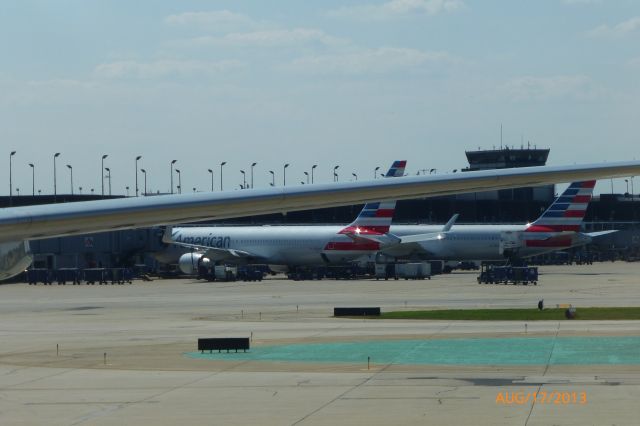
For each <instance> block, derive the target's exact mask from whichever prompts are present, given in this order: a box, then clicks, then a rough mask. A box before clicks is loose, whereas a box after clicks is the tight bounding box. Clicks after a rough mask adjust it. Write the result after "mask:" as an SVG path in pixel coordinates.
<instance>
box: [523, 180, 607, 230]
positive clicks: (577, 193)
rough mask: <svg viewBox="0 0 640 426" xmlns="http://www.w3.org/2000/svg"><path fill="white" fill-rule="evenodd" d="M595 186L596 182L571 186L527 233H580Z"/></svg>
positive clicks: (578, 183)
mask: <svg viewBox="0 0 640 426" xmlns="http://www.w3.org/2000/svg"><path fill="white" fill-rule="evenodd" d="M595 185H596V181H595V180H589V181H584V182H574V183H572V184H571V185H569V187H568V188H567V189H566V190H565V191H564V192H563V193H562V195H561V196H559V197H558V198H557V199H556V200H555V201H554V202H553V204H552V205H551V206H550V207H549V208H548V209H547V210H546V211H545V212H544V213H543V214H542V216H540V217H539V218H538V220H536V221H535V222H533V223H532V224H531V226H529V227H528V228H527V230H526V232H566V231H573V232H579V231H580V224H581V223H582V220H583V219H584V216H585V213H586V212H587V207H588V206H589V202H590V201H591V196H592V195H593V188H594V187H595Z"/></svg>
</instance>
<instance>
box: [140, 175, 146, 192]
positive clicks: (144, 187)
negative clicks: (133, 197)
mask: <svg viewBox="0 0 640 426" xmlns="http://www.w3.org/2000/svg"><path fill="white" fill-rule="evenodd" d="M140 171H141V172H142V174H143V175H144V196H145V197H146V196H147V171H146V170H145V169H140Z"/></svg>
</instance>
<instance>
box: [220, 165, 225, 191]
mask: <svg viewBox="0 0 640 426" xmlns="http://www.w3.org/2000/svg"><path fill="white" fill-rule="evenodd" d="M225 164H227V162H226V161H223V162H222V163H220V191H222V166H224V165H225Z"/></svg>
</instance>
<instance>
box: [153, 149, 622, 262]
mask: <svg viewBox="0 0 640 426" xmlns="http://www.w3.org/2000/svg"><path fill="white" fill-rule="evenodd" d="M405 165H406V162H405V161H396V162H395V163H394V164H393V166H392V168H391V169H390V170H389V172H388V174H387V175H386V176H402V175H403V173H404V167H405ZM595 183H596V182H595V181H593V180H592V181H585V182H575V183H572V184H571V185H570V186H569V187H568V188H567V189H566V190H565V191H564V193H563V194H562V195H561V196H560V197H558V198H557V199H556V200H555V201H554V203H553V204H552V205H551V206H550V207H549V208H548V209H547V210H546V211H545V212H544V213H543V214H542V216H541V217H540V218H539V219H538V220H536V221H535V222H533V223H532V224H527V225H460V226H456V227H455V229H454V228H453V224H454V222H455V220H456V219H457V215H455V216H454V217H453V218H452V219H451V220H450V221H449V222H448V223H447V224H446V225H445V226H444V227H440V226H433V225H416V226H403V225H399V226H398V225H397V226H391V220H392V218H393V213H394V210H395V202H394V201H387V202H382V203H368V204H366V205H365V206H364V208H363V209H362V211H361V212H360V214H359V215H358V217H357V218H356V220H355V221H354V222H353V223H351V224H350V225H348V226H346V227H344V226H321V225H311V226H295V225H293V226H292V225H286V226H214V227H185V228H167V230H166V231H165V235H164V237H163V241H164V242H165V243H169V244H176V245H179V246H182V247H186V248H191V249H192V250H193V251H192V252H190V253H185V254H183V255H182V256H180V259H179V262H178V264H179V267H180V270H181V271H182V272H183V273H185V274H193V273H195V272H196V271H197V267H198V264H199V263H209V262H218V261H223V262H229V263H266V264H270V265H285V266H287V267H289V268H294V269H295V268H296V267H306V266H319V265H326V264H340V263H347V262H353V261H367V260H368V261H374V260H375V261H378V262H385V261H388V262H393V261H397V260H399V259H425V260H426V259H437V260H505V259H512V260H513V259H515V258H526V257H531V256H535V255H539V254H543V253H547V252H549V251H555V250H561V249H566V248H569V247H573V246H577V245H583V244H587V243H588V242H590V241H591V238H592V237H593V236H595V235H596V234H598V235H600V234H603V233H594V234H583V233H580V232H579V231H580V224H581V222H582V220H583V219H584V215H585V212H586V209H587V206H588V205H589V201H590V200H591V196H592V193H593V188H594V186H595ZM608 232H611V231H606V232H605V233H608Z"/></svg>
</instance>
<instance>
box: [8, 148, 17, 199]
mask: <svg viewBox="0 0 640 426" xmlns="http://www.w3.org/2000/svg"><path fill="white" fill-rule="evenodd" d="M14 155H16V152H15V151H11V154H9V206H11V205H12V204H13V176H12V170H11V160H12V158H13V156H14Z"/></svg>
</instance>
